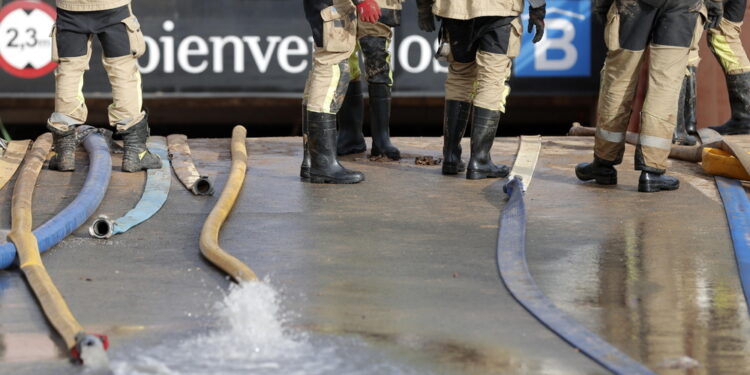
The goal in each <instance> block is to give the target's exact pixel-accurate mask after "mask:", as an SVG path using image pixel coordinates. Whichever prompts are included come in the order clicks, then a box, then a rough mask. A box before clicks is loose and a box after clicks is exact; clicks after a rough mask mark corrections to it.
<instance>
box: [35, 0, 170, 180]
mask: <svg viewBox="0 0 750 375" xmlns="http://www.w3.org/2000/svg"><path fill="white" fill-rule="evenodd" d="M57 7H58V8H57V21H56V23H55V27H54V29H53V30H52V59H53V60H54V61H56V62H57V63H58V67H57V69H56V70H55V112H54V113H53V114H52V116H50V119H49V120H48V122H47V127H48V128H49V129H50V131H52V134H53V138H54V141H55V152H56V154H55V156H53V158H52V159H51V161H50V167H51V168H53V169H58V170H65V171H69V170H73V169H74V168H75V160H74V152H75V147H76V145H77V141H78V140H77V139H75V138H76V135H75V127H76V126H77V125H80V124H83V123H85V122H86V118H87V117H88V110H87V108H86V103H85V99H84V97H83V91H82V90H83V76H84V73H85V72H86V71H87V70H88V69H89V61H90V59H91V43H92V41H93V39H94V37H96V38H98V39H99V41H100V42H101V44H102V49H103V52H104V53H103V56H102V63H103V64H104V69H105V70H106V71H107V75H108V77H109V82H110V84H111V85H112V98H113V102H112V104H111V105H110V106H109V109H108V112H109V123H110V125H111V126H114V127H116V129H117V132H118V134H120V135H122V137H123V140H124V146H125V154H124V156H123V166H122V167H123V168H122V169H123V170H124V171H127V172H135V171H140V170H143V169H149V168H159V167H161V161H160V160H159V157H158V156H156V155H153V154H151V153H150V152H149V151H148V150H147V149H146V139H147V138H148V135H149V132H150V131H149V127H148V122H147V119H146V112H145V111H144V110H143V96H142V91H141V74H140V72H139V71H138V65H137V59H138V58H139V57H140V56H142V55H143V54H144V53H145V52H146V42H145V40H144V38H143V33H142V32H141V27H140V24H139V23H138V19H137V18H136V17H135V16H134V15H133V12H132V9H131V6H130V0H57Z"/></svg>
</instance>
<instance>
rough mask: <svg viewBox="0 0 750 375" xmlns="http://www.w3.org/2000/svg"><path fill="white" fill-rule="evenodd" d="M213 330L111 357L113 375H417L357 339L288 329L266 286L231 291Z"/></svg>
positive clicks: (274, 296) (216, 313)
mask: <svg viewBox="0 0 750 375" xmlns="http://www.w3.org/2000/svg"><path fill="white" fill-rule="evenodd" d="M211 315H212V317H213V318H215V319H216V320H217V321H218V322H217V327H216V328H215V329H212V330H210V331H208V332H205V333H202V334H195V335H193V336H188V337H180V338H167V339H165V340H163V341H162V342H161V343H159V344H157V345H155V346H152V347H145V348H144V347H137V348H132V347H131V348H121V349H119V350H116V351H114V352H113V353H111V354H112V358H113V359H112V363H111V364H112V369H113V371H114V373H115V374H116V375H146V374H148V375H155V374H158V375H192V374H196V375H197V374H211V375H234V374H258V375H265V374H285V375H293V374H306V375H314V374H363V375H364V374H418V373H425V371H424V370H420V371H417V370H414V369H411V368H409V367H408V366H405V365H404V366H400V365H396V364H393V363H391V362H392V360H389V359H387V357H386V356H385V355H384V354H383V353H381V352H379V351H378V350H377V349H375V348H373V347H371V346H369V345H368V344H366V343H364V342H362V341H361V340H359V339H357V338H342V337H330V336H323V335H313V334H310V333H305V332H298V331H295V330H293V329H291V328H289V325H290V324H289V323H290V318H289V314H287V313H285V312H284V311H283V309H282V308H281V307H280V297H279V294H278V292H277V291H276V290H275V289H274V288H273V287H272V286H270V285H269V284H268V283H248V284H244V285H240V286H237V285H234V286H232V287H231V289H230V291H229V293H228V294H226V296H225V297H224V299H223V301H221V302H220V303H218V304H217V305H216V306H215V307H214V309H213V311H212V313H211Z"/></svg>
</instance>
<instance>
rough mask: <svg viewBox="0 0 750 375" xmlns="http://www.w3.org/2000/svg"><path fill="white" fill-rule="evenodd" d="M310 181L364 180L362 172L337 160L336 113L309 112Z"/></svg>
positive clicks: (344, 182)
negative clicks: (351, 169)
mask: <svg viewBox="0 0 750 375" xmlns="http://www.w3.org/2000/svg"><path fill="white" fill-rule="evenodd" d="M307 116H308V123H307V126H308V131H307V132H308V133H307V134H308V138H307V142H308V149H309V151H310V182H312V183H316V184H322V183H326V184H356V183H358V182H361V181H364V179H365V176H364V175H363V174H362V173H361V172H355V171H350V170H348V169H346V168H344V167H343V166H341V164H339V162H338V160H336V115H333V114H330V113H317V112H309V111H308V112H307Z"/></svg>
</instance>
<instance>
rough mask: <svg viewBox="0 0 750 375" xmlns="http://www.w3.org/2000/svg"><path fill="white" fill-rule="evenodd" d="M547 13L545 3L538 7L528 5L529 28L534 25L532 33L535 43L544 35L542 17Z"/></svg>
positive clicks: (531, 28)
mask: <svg viewBox="0 0 750 375" xmlns="http://www.w3.org/2000/svg"><path fill="white" fill-rule="evenodd" d="M546 15H547V5H542V6H540V7H539V8H532V7H531V6H529V30H528V32H529V33H530V32H531V30H533V28H534V27H535V26H536V34H534V40H533V42H534V43H536V42H538V41H540V40H542V36H544V17H545V16H546Z"/></svg>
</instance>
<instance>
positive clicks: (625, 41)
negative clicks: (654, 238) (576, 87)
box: [576, 0, 706, 192]
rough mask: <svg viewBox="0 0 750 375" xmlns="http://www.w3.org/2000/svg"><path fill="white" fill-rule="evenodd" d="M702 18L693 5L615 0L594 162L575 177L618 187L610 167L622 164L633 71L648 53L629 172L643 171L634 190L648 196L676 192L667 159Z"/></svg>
mask: <svg viewBox="0 0 750 375" xmlns="http://www.w3.org/2000/svg"><path fill="white" fill-rule="evenodd" d="M701 14H703V17H701ZM705 16H706V7H705V6H704V5H703V2H702V1H699V0H692V1H685V0H617V1H615V3H614V4H612V5H611V6H610V8H609V10H608V13H607V18H606V21H607V23H606V27H605V38H604V39H605V43H606V45H607V48H608V52H607V58H606V60H605V63H604V67H603V68H602V72H601V86H600V91H599V103H598V108H597V112H598V114H597V116H598V117H597V124H596V141H595V146H594V162H593V163H583V164H580V165H579V166H578V167H576V174H577V176H578V177H579V179H581V180H584V181H587V180H596V182H597V183H600V184H616V183H617V174H616V170H615V169H614V166H615V165H617V164H620V163H621V162H622V156H623V153H624V151H625V134H626V131H627V127H628V122H629V119H630V114H631V112H632V105H633V98H634V95H635V90H636V85H637V83H638V72H639V71H640V68H641V64H642V62H643V60H644V59H643V56H644V52H645V50H646V48H648V49H649V51H650V59H649V76H648V91H647V93H646V98H645V101H644V104H643V110H642V112H641V133H640V140H639V143H638V145H637V146H636V159H635V169H636V170H641V171H642V173H641V178H640V180H639V185H638V189H639V191H643V192H653V191H660V190H674V189H677V188H678V187H679V181H678V180H677V179H676V178H673V177H670V176H667V175H665V172H666V168H667V157H668V156H669V150H670V148H671V144H672V136H673V132H674V129H675V124H676V123H677V112H678V111H677V110H678V97H679V94H680V90H681V87H682V84H683V78H684V76H685V72H686V70H687V66H688V61H689V54H690V50H691V48H695V45H696V44H697V43H698V38H697V37H696V35H699V34H698V33H697V32H696V29H699V28H702V27H703V22H704V17H705Z"/></svg>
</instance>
